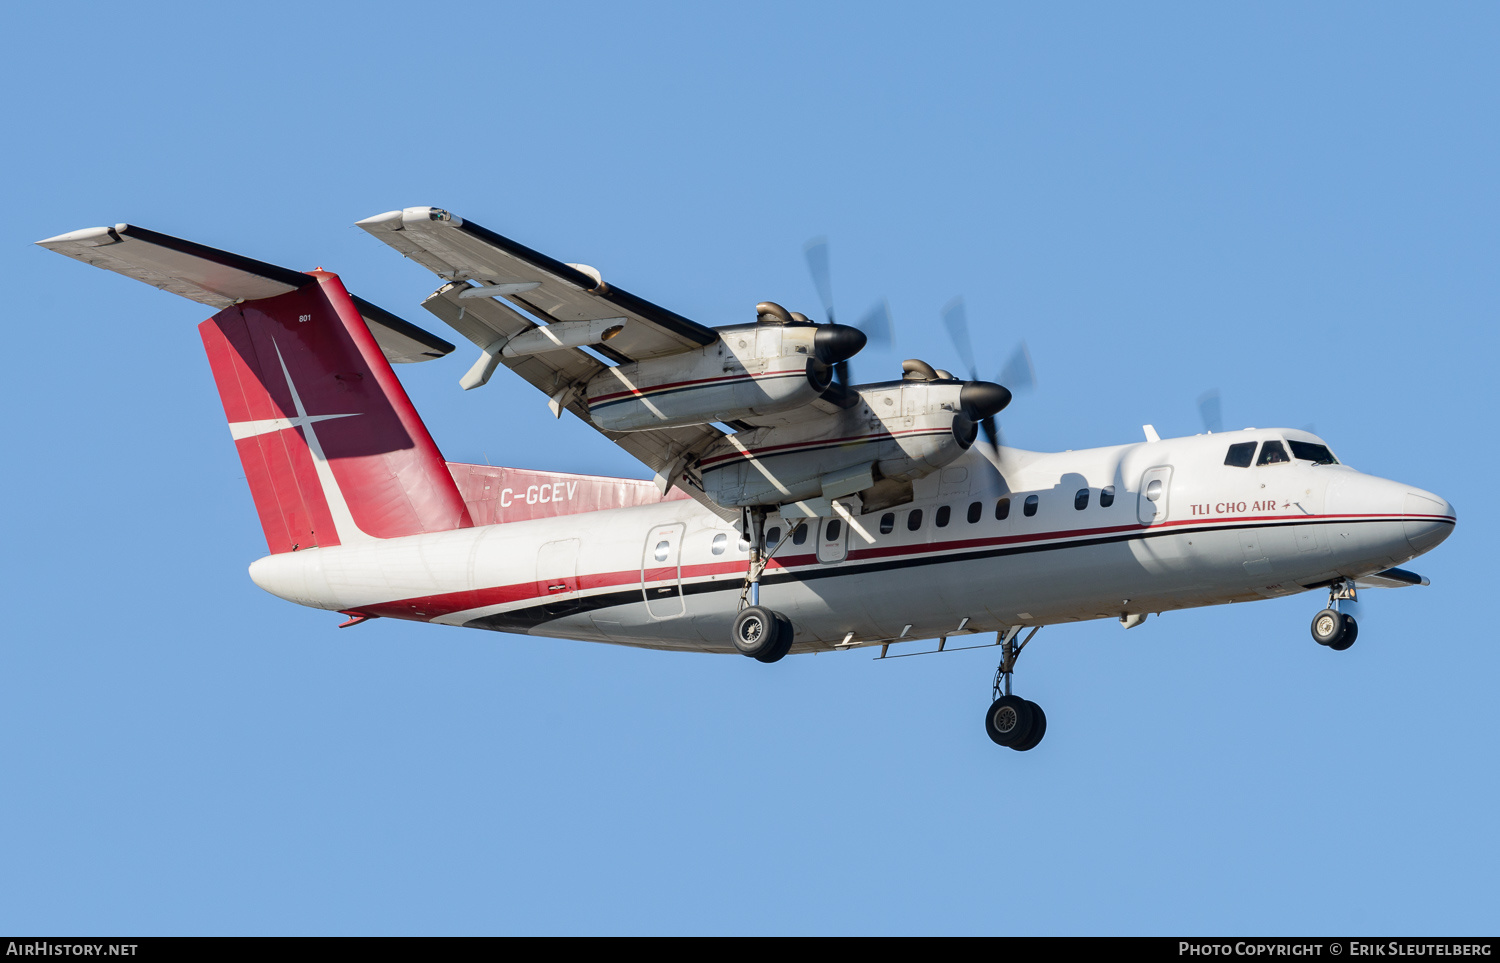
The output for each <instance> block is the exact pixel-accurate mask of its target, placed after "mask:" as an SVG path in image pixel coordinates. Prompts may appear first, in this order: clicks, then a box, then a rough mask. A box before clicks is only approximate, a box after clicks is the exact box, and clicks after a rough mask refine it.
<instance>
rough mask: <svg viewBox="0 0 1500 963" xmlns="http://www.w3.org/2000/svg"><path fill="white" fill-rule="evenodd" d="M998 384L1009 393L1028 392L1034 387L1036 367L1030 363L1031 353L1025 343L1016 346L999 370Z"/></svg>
mask: <svg viewBox="0 0 1500 963" xmlns="http://www.w3.org/2000/svg"><path fill="white" fill-rule="evenodd" d="M1000 383H1001V384H1003V385H1005V387H1007V388H1009V389H1010V390H1011V391H1017V392H1019V391H1030V390H1031V389H1032V388H1035V387H1036V367H1035V366H1034V365H1033V364H1032V363H1031V352H1030V351H1028V350H1026V342H1025V341H1022V342H1021V343H1020V344H1018V345H1016V350H1015V351H1013V352H1012V353H1011V356H1010V360H1009V361H1007V362H1005V367H1004V368H1002V369H1001V370H1000Z"/></svg>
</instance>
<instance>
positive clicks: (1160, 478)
mask: <svg viewBox="0 0 1500 963" xmlns="http://www.w3.org/2000/svg"><path fill="white" fill-rule="evenodd" d="M1272 439H1280V440H1283V441H1285V440H1300V441H1306V442H1317V441H1318V439H1316V438H1314V437H1313V436H1312V435H1309V434H1307V433H1306V432H1299V431H1290V430H1282V429H1270V430H1254V429H1247V430H1245V431H1240V432H1228V433H1222V434H1212V435H1198V436H1193V437H1188V438H1173V439H1166V440H1162V441H1155V442H1145V443H1140V444H1133V445H1121V446H1117V447H1112V448H1096V449H1089V450H1083V451H1069V452H1061V453H1055V454H1043V453H1035V452H1025V451H1018V450H1012V449H1005V450H1003V452H1002V453H1001V456H1002V457H1000V458H999V460H998V463H999V465H1000V466H1003V470H1002V468H997V467H996V459H995V457H994V455H995V453H994V450H993V449H990V448H988V447H987V446H985V445H983V444H976V445H975V446H974V447H973V448H972V449H971V450H969V451H968V452H967V453H966V454H965V455H964V456H962V457H961V458H960V459H959V460H957V461H955V462H954V463H952V464H951V465H949V466H947V467H946V468H944V469H942V470H941V471H938V472H935V473H933V474H931V475H929V476H928V477H926V478H922V479H920V480H918V481H917V482H916V483H915V494H916V499H915V501H913V502H911V503H910V504H906V505H902V506H900V507H899V508H895V509H892V510H889V511H882V512H872V513H869V514H866V515H861V516H859V517H858V519H857V521H858V523H859V529H860V530H859V531H851V526H850V525H849V524H848V523H847V522H846V521H844V520H842V519H839V518H823V519H816V518H814V519H808V520H807V521H806V523H805V524H806V529H805V535H806V537H805V540H804V541H803V542H802V543H800V544H799V543H797V542H796V541H795V540H794V539H792V538H791V537H789V536H788V533H789V531H790V530H791V526H795V525H796V524H797V521H798V520H791V521H790V522H788V521H785V520H782V519H780V518H779V517H777V516H775V515H772V516H771V519H770V520H769V521H768V522H767V530H768V533H769V534H771V535H777V534H779V535H780V536H781V537H780V541H779V543H778V544H777V545H776V546H775V549H774V556H773V559H772V563H771V565H770V567H769V568H768V569H767V571H766V576H765V578H764V580H763V582H762V589H761V603H762V604H764V605H766V606H769V607H771V608H773V609H775V610H777V611H779V612H782V613H784V614H785V615H786V616H788V617H789V618H790V620H791V622H792V624H793V626H794V629H795V639H796V646H795V647H794V648H793V650H792V651H793V652H806V651H812V650H815V649H827V648H832V647H836V646H841V645H850V644H866V643H872V642H882V641H890V640H894V639H898V638H899V639H919V638H930V637H934V636H944V635H952V634H961V633H971V632H994V631H1000V630H1003V629H1005V628H1007V627H1010V626H1015V625H1045V624H1052V623H1058V622H1069V621H1080V620H1085V619H1096V618H1116V617H1121V616H1125V615H1138V614H1141V613H1152V612H1163V611H1167V610H1171V609H1180V608H1189V607H1194V606H1201V605H1216V604H1221V603H1226V602H1240V601H1249V600H1253V599H1258V598H1269V597H1274V596H1279V595H1286V594H1290V593H1294V592H1300V591H1304V590H1306V589H1307V588H1310V587H1318V586H1321V585H1327V584H1329V583H1330V582H1332V581H1334V580H1338V579H1342V578H1351V579H1355V578H1360V577H1363V576H1366V575H1370V574H1373V573H1376V572H1380V571H1382V570H1385V569H1388V568H1392V567H1394V566H1397V565H1400V564H1401V563H1403V562H1405V561H1407V560H1408V559H1411V558H1413V557H1415V556H1416V555H1419V554H1421V553H1422V552H1425V551H1427V550H1429V549H1430V548H1432V547H1433V546H1435V545H1436V544H1438V542H1440V541H1442V540H1443V539H1444V538H1445V537H1447V535H1448V533H1449V532H1450V531H1451V530H1452V527H1453V524H1454V514H1453V510H1452V507H1451V506H1449V504H1448V503H1447V502H1446V501H1444V500H1443V499H1442V498H1439V497H1438V496H1436V495H1432V494H1430V493H1427V492H1424V491H1420V490H1418V489H1414V488H1411V487H1409V486H1406V485H1402V484H1399V483H1397V482H1393V481H1389V480H1386V479H1382V478H1377V477H1375V476H1371V475H1365V474H1361V473H1360V472H1357V471H1354V470H1353V469H1351V468H1348V467H1347V466H1344V465H1315V464H1313V463H1312V462H1309V461H1303V460H1293V461H1290V462H1287V463H1281V464H1268V465H1262V466H1260V467H1244V468H1240V467H1233V466H1230V465H1226V464H1225V463H1224V461H1225V454H1226V449H1227V448H1228V446H1229V445H1231V444H1236V443H1241V444H1243V443H1246V442H1261V441H1266V440H1272ZM1153 482H1160V483H1161V484H1160V485H1153V484H1152V483H1153ZM1106 490H1110V491H1111V493H1112V495H1113V499H1112V502H1111V503H1110V504H1108V505H1105V504H1102V502H1104V501H1106V500H1107V499H1105V498H1104V497H1102V496H1103V493H1104V492H1105V491H1106ZM1148 492H1149V493H1150V494H1152V495H1154V497H1150V498H1148ZM1002 499H1008V500H1009V502H1008V511H1006V512H997V504H998V503H1000V502H1001V500H1002ZM1032 499H1034V501H1033V504H1034V506H1035V508H1034V511H1033V512H1032V513H1030V514H1028V508H1027V502H1028V500H1032ZM975 506H977V507H975ZM1078 506H1081V507H1078ZM945 509H946V511H945ZM918 513H920V515H919V517H918V518H917V519H916V520H914V515H917V514H918ZM1000 514H1003V515H1004V517H997V515H1000ZM971 519H972V520H971ZM747 561H748V552H747V548H746V547H745V545H744V543H743V542H742V541H741V538H740V535H739V532H738V531H737V530H736V529H735V528H734V527H733V526H731V525H730V524H728V523H726V522H724V521H722V520H720V519H719V518H718V517H716V516H714V515H712V514H710V513H708V512H707V511H705V510H704V509H703V508H702V507H700V506H699V505H698V504H697V503H696V502H692V501H687V500H677V501H668V502H663V503H661V504H656V505H647V506H642V507H637V508H621V509H611V510H607V511H597V512H589V513H585V514H578V515H568V516H562V517H556V518H549V519H539V520H535V521H524V522H511V523H506V524H500V525H489V526H482V527H477V528H467V529H460V530H457V531H451V532H441V533H435V534H429V535H414V536H408V537H404V538H395V539H361V540H355V541H352V542H350V543H347V544H344V545H339V546H336V547H332V548H318V549H311V550H306V551H299V552H291V553H286V554H280V555H272V556H268V557H266V558H263V559H260V560H259V561H257V562H256V563H254V564H253V565H252V566H251V568H250V573H251V577H252V578H253V579H254V580H255V582H256V583H257V584H258V585H260V586H261V587H262V588H264V589H266V590H267V591H268V592H271V593H272V594H275V595H278V596H280V597H282V598H285V599H288V600H291V601H294V602H298V603H300V604H303V605H309V606H313V607H317V608H323V609H330V610H337V611H343V612H350V613H360V614H367V615H383V616H389V617H398V618H407V619H415V620H421V621H430V622H438V623H443V624H448V625H463V626H470V627H476V628H490V629H498V630H503V631H515V632H524V633H530V634H534V635H545V636H556V637H563V638H574V639H585V640H593V641H601V642H616V643H622V644H628V645H637V646H647V647H652V648H664V649H684V650H700V651H713V652H734V651H735V650H734V648H733V646H732V645H731V644H730V641H729V636H730V632H729V630H730V625H731V622H732V621H733V619H734V616H735V614H736V612H737V611H738V610H739V608H740V596H741V590H742V588H743V585H744V577H745V571H746V566H747Z"/></svg>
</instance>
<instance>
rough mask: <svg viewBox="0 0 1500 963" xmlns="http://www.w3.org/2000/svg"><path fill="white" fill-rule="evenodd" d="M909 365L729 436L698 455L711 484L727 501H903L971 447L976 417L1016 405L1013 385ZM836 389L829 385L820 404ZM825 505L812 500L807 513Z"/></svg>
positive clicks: (733, 504)
mask: <svg viewBox="0 0 1500 963" xmlns="http://www.w3.org/2000/svg"><path fill="white" fill-rule="evenodd" d="M903 368H904V369H905V371H906V376H905V377H904V378H903V379H902V380H900V381H891V382H883V383H879V384H870V385H861V386H859V387H858V388H856V389H852V390H847V391H845V392H843V393H842V394H843V397H842V398H841V400H839V401H836V402H834V403H835V404H836V405H837V408H836V409H835V411H834V412H833V413H828V414H824V413H821V412H820V413H819V414H818V415H817V416H815V417H804V418H800V419H794V418H789V419H788V420H787V421H786V422H785V423H781V424H772V425H768V426H763V427H758V428H754V429H751V430H747V431H741V432H738V433H736V434H733V435H729V436H727V437H726V438H724V440H723V441H721V442H719V443H718V444H717V445H716V446H715V447H713V448H712V449H710V450H708V451H707V452H705V453H704V454H703V456H702V458H701V459H700V460H699V462H698V468H699V470H700V472H701V474H702V478H703V488H704V491H705V492H706V493H707V494H708V496H709V497H710V498H711V499H713V500H714V501H715V502H716V503H718V504H720V505H723V506H725V507H728V508H744V507H751V506H757V505H760V506H773V505H781V506H786V505H789V504H792V503H795V502H804V503H806V502H809V501H814V500H820V499H821V500H824V501H827V502H831V501H832V500H833V499H835V498H842V497H846V496H850V495H855V494H858V495H860V496H861V499H862V502H863V505H864V510H866V511H872V510H874V509H875V508H877V507H883V506H885V505H890V504H898V503H900V502H901V501H905V500H906V499H907V498H909V497H910V488H909V484H910V482H912V481H914V480H916V479H918V478H921V477H923V476H924V475H928V474H931V473H932V472H934V471H937V470H938V469H939V468H942V467H943V466H944V465H947V464H949V463H950V462H952V461H953V460H955V459H956V458H958V457H959V455H961V454H963V453H964V452H965V451H967V450H968V448H969V446H970V445H972V444H973V443H974V439H975V438H976V437H977V436H978V433H979V423H980V422H981V421H982V420H984V419H985V418H988V417H991V416H993V415H995V414H996V413H998V412H999V411H1000V410H1001V409H1003V408H1004V407H1005V406H1006V405H1007V404H1009V403H1010V392H1009V391H1008V390H1006V389H1005V388H1004V387H1002V386H1001V385H998V384H994V383H993V382H988V381H959V380H957V379H956V378H954V377H953V376H952V375H950V374H948V372H946V371H937V370H934V369H933V368H932V367H931V366H930V365H928V364H926V363H925V362H922V361H916V360H912V361H907V362H906V363H905V364H904V365H903ZM838 394H840V392H839V391H838V389H835V390H834V391H831V392H829V393H828V394H826V395H825V396H824V398H823V401H822V402H820V404H823V403H827V402H828V401H830V400H832V398H833V396H836V395H838ZM903 489H904V490H905V492H906V494H905V497H903V496H902V494H901V492H902V490H903ZM826 508H827V506H826V505H813V506H809V513H810V514H826V512H825V511H824V509H826Z"/></svg>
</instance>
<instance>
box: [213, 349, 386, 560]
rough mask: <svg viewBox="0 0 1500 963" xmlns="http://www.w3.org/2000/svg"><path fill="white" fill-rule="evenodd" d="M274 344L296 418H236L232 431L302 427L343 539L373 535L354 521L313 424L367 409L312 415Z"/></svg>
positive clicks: (240, 434)
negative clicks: (294, 408)
mask: <svg viewBox="0 0 1500 963" xmlns="http://www.w3.org/2000/svg"><path fill="white" fill-rule="evenodd" d="M271 345H272V347H274V348H275V349H276V360H277V362H279V363H280V365H281V376H282V377H283V378H285V379H286V387H287V391H289V392H290V393H291V396H292V404H293V405H294V406H295V407H296V409H297V415H296V417H294V418H261V419H257V420H254V421H232V422H230V423H229V434H230V435H231V436H232V437H233V438H234V440H235V441H239V440H240V439H242V438H253V437H255V436H256V435H266V434H270V433H271V432H275V431H285V430H286V429H288V428H300V429H302V435H303V439H304V440H305V441H306V442H307V448H308V451H309V452H311V453H312V459H313V466H314V467H315V468H316V470H317V472H318V483H319V485H320V486H321V487H322V489H323V498H324V500H325V501H326V502H327V503H328V511H329V513H330V514H331V515H332V516H333V526H334V529H335V531H337V532H338V536H339V541H340V542H343V543H346V544H347V543H349V542H353V541H357V540H360V539H366V538H369V537H370V536H368V535H367V534H365V532H363V531H361V530H360V528H359V526H358V525H356V524H355V523H354V515H353V514H352V513H351V512H350V511H349V504H348V502H346V501H345V500H344V494H343V492H342V491H340V490H339V486H338V482H337V481H336V480H335V479H334V477H333V468H332V466H330V465H329V464H328V459H327V457H325V456H324V454H323V445H322V443H321V442H320V441H318V433H317V431H316V430H315V429H314V428H313V425H315V424H317V423H318V422H320V421H333V420H335V419H337V418H354V417H357V416H359V415H361V414H364V412H361V411H351V412H349V413H348V414H342V415H309V414H308V413H307V408H306V407H305V406H304V405H303V404H302V396H301V395H300V394H298V392H297V385H296V384H295V383H294V382H293V381H292V373H291V372H290V371H288V370H287V366H286V359H285V358H283V357H282V356H281V345H279V344H277V343H276V339H275V338H272V339H271Z"/></svg>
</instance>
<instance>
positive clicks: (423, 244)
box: [359, 207, 719, 361]
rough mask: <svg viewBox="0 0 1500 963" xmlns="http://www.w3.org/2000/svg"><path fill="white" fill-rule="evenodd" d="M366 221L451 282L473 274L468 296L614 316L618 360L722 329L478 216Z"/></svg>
mask: <svg viewBox="0 0 1500 963" xmlns="http://www.w3.org/2000/svg"><path fill="white" fill-rule="evenodd" d="M359 226H360V227H362V228H364V229H365V230H366V231H369V232H370V233H371V234H373V235H375V237H377V238H379V239H380V240H382V241H384V242H385V243H387V244H389V245H390V246H391V247H393V248H395V249H396V250H398V251H400V252H401V253H402V254H405V255H406V256H407V257H409V258H411V259H412V260H414V261H416V262H417V263H418V264H421V265H423V266H424V267H426V268H428V269H429V270H431V271H433V272H434V273H436V274H438V275H439V276H440V277H442V278H443V279H445V280H448V281H471V282H474V286H473V287H471V288H470V289H469V290H468V291H464V292H460V294H461V295H462V297H463V299H464V300H465V301H466V302H467V301H469V300H473V301H493V299H495V298H503V299H505V300H506V301H509V302H511V303H512V304H514V305H515V306H517V307H519V308H521V309H522V310H524V311H527V312H528V313H530V314H531V315H533V316H535V317H537V318H540V319H542V320H543V321H545V322H547V323H548V325H549V326H550V325H552V324H554V323H556V322H579V321H596V322H605V321H609V322H614V324H612V325H608V326H601V327H600V330H601V331H602V330H605V327H609V328H613V327H615V325H618V330H614V331H611V333H610V335H609V338H608V340H609V344H608V345H607V346H605V345H603V344H602V343H601V342H600V341H597V340H596V342H595V350H598V351H600V352H602V353H603V354H604V355H605V356H606V357H609V358H611V359H612V360H615V361H626V360H629V361H641V360H644V359H646V358H658V357H662V356H663V355H669V354H676V353H678V352H681V351H690V350H693V349H695V348H701V347H703V346H705V345H710V344H713V343H714V342H715V341H716V340H718V337H719V335H718V332H716V331H714V330H713V329H712V328H706V327H704V326H703V325H701V324H698V323H697V322H695V321H689V320H688V319H687V318H684V317H682V316H681V315H679V314H676V313H674V312H672V311H668V310H667V309H666V308H663V307H661V306H660V305H656V304H652V303H651V302H650V301H647V300H645V299H644V298H638V297H636V296H635V295H633V294H631V293H630V292H628V291H623V290H621V289H620V288H616V287H611V286H610V285H608V284H606V283H605V282H604V279H603V278H602V277H601V276H600V275H599V272H598V271H596V270H594V269H593V268H591V267H589V266H588V265H586V264H564V263H562V262H561V261H556V260H553V259H552V258H550V257H548V256H547V255H545V254H541V253H539V252H537V251H533V250H532V249H531V248H529V247H526V246H525V245H522V244H517V243H516V242H515V241H512V240H511V239H509V238H507V237H501V236H500V235H499V234H496V233H495V232H493V231H489V230H486V229H484V228H482V227H480V226H479V225H478V224H475V223H473V222H472V221H465V220H464V219H463V218H461V217H457V216H455V215H453V214H449V213H448V212H447V211H443V210H439V209H437V208H435V207H408V208H407V209H406V210H404V211H390V212H389V213H386V214H378V215H376V216H375V217H370V218H366V219H365V220H363V221H360V222H359Z"/></svg>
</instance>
